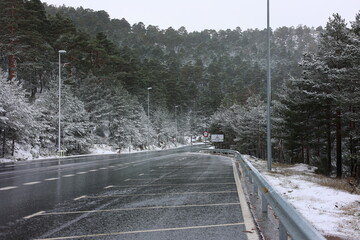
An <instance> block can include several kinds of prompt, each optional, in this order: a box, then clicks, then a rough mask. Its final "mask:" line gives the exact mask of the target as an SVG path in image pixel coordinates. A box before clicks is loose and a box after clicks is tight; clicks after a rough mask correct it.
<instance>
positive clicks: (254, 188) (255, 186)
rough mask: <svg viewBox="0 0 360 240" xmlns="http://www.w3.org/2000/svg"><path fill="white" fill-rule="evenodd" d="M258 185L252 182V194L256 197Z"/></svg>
mask: <svg viewBox="0 0 360 240" xmlns="http://www.w3.org/2000/svg"><path fill="white" fill-rule="evenodd" d="M258 191H259V190H258V185H257V183H256V182H254V187H253V192H254V196H257V195H258Z"/></svg>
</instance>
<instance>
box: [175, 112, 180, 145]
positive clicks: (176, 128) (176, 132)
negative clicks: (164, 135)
mask: <svg viewBox="0 0 360 240" xmlns="http://www.w3.org/2000/svg"><path fill="white" fill-rule="evenodd" d="M178 107H179V106H177V105H176V106H175V145H176V146H177V142H178V139H177V135H178V122H177V116H176V109H177V108H178Z"/></svg>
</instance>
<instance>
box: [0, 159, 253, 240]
mask: <svg viewBox="0 0 360 240" xmlns="http://www.w3.org/2000/svg"><path fill="white" fill-rule="evenodd" d="M51 167H52V169H51V170H49V169H48V171H44V169H42V170H39V169H38V170H37V172H32V171H30V172H26V171H25V172H24V173H23V175H24V177H19V176H8V175H7V176H6V177H5V176H2V177H3V179H1V185H0V194H1V201H0V202H1V203H5V202H7V203H8V204H10V206H9V205H8V206H7V207H4V205H1V207H0V209H1V212H0V213H1V219H2V224H1V229H0V231H1V233H0V238H1V239H247V235H246V231H245V223H244V222H245V221H244V219H243V217H242V211H241V206H240V203H239V197H238V192H237V188H236V184H235V180H234V175H233V167H232V160H231V158H227V157H220V156H212V155H204V154H197V153H177V154H171V155H166V156H148V157H145V156H141V157H138V158H133V159H132V160H127V161H116V160H111V161H102V162H96V163H95V162H93V163H92V164H79V165H76V166H74V165H69V166H63V167H62V168H60V167H57V168H56V167H55V168H53V166H51ZM54 174H55V175H54ZM11 186H13V187H16V188H10V187H11ZM1 189H5V190H1ZM11 202H13V204H12V203H11ZM17 206H19V208H17ZM3 214H5V215H3ZM3 216H6V217H3Z"/></svg>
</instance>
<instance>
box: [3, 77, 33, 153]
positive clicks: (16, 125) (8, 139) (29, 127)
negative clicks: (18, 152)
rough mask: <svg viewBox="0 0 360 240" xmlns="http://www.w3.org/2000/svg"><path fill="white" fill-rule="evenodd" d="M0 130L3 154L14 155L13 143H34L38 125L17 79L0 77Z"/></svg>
mask: <svg viewBox="0 0 360 240" xmlns="http://www.w3.org/2000/svg"><path fill="white" fill-rule="evenodd" d="M0 108H1V112H2V115H3V116H2V117H1V125H0V131H1V133H2V137H3V138H2V140H3V142H2V146H4V147H5V148H4V149H3V152H4V153H5V154H11V155H14V151H15V143H24V144H30V145H32V146H34V145H36V139H37V138H36V136H37V133H38V131H39V128H40V126H39V125H38V123H37V122H36V121H35V118H34V114H36V110H35V108H33V107H32V106H31V105H30V104H29V103H28V101H27V99H26V98H25V94H24V90H23V88H22V86H21V85H19V83H18V82H17V81H7V80H6V79H5V78H4V77H3V76H1V78H0Z"/></svg>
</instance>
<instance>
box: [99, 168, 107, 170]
mask: <svg viewBox="0 0 360 240" xmlns="http://www.w3.org/2000/svg"><path fill="white" fill-rule="evenodd" d="M99 169H101V170H106V169H108V168H106V167H102V168H99Z"/></svg>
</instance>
